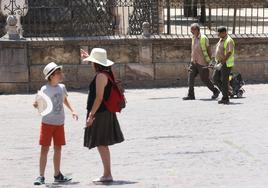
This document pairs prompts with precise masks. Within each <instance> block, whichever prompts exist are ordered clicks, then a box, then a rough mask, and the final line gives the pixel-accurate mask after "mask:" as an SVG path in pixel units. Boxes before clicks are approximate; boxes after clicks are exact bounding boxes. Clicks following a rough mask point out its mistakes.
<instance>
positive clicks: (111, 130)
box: [83, 48, 124, 182]
mask: <svg viewBox="0 0 268 188" xmlns="http://www.w3.org/2000/svg"><path fill="white" fill-rule="evenodd" d="M83 61H90V62H92V63H93V67H94V69H95V72H96V75H95V77H94V79H93V80H92V82H91V83H90V86H89V94H88V100H87V120H86V129H85V135H84V146H85V147H88V148H89V149H92V148H94V147H97V148H98V151H99V154H100V157H101V159H102V163H103V168H104V172H103V176H101V177H100V178H98V179H96V180H93V182H112V181H113V177H112V173H111V159H110V150H109V147H108V146H109V145H113V144H116V143H120V142H122V141H124V137H123V134H122V132H121V129H120V125H119V123H118V120H117V117H116V113H112V112H109V111H108V110H107V108H106V107H105V105H104V103H103V100H107V99H108V97H109V95H110V92H111V88H112V82H111V81H110V80H109V79H108V77H107V75H106V74H109V75H110V76H113V73H112V70H111V66H112V65H113V64H114V63H113V62H112V61H110V60H108V59H107V53H106V50H104V49H102V48H94V49H92V51H91V53H90V56H89V57H87V58H85V59H84V60H83Z"/></svg>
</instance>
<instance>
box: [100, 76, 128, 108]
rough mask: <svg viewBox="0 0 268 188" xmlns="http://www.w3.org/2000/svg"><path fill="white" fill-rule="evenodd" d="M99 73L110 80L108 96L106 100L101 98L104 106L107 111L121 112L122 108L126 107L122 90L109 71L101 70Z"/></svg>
mask: <svg viewBox="0 0 268 188" xmlns="http://www.w3.org/2000/svg"><path fill="white" fill-rule="evenodd" d="M101 73H104V74H105V75H106V76H107V77H108V79H109V80H110V81H111V82H112V88H111V92H110V96H109V98H108V99H107V100H103V103H104V104H105V107H106V108H107V110H108V111H109V112H121V110H122V108H125V107H126V99H125V96H124V94H123V92H122V91H121V90H120V89H119V87H118V84H117V83H116V81H115V79H114V76H113V74H112V75H110V74H109V73H107V72H104V71H101Z"/></svg>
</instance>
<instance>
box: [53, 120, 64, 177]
mask: <svg viewBox="0 0 268 188" xmlns="http://www.w3.org/2000/svg"><path fill="white" fill-rule="evenodd" d="M55 127H56V128H55V131H54V133H53V142H54V157H53V162H54V176H58V175H59V174H60V162H61V148H62V146H63V145H65V133H64V125H61V126H55Z"/></svg>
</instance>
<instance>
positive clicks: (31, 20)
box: [22, 0, 114, 37]
mask: <svg viewBox="0 0 268 188" xmlns="http://www.w3.org/2000/svg"><path fill="white" fill-rule="evenodd" d="M112 1H114V0H106V1H104V0H103V1H99V0H75V1H69V0H57V1H51V0H29V7H30V8H29V11H28V14H27V16H26V17H25V18H23V20H22V22H23V25H24V28H25V29H24V30H25V36H28V37H31V36H35V37H36V36H61V37H73V36H96V35H113V34H114V15H113V14H112V11H111V9H112V8H113V6H111V2H112Z"/></svg>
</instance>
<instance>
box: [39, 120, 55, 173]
mask: <svg viewBox="0 0 268 188" xmlns="http://www.w3.org/2000/svg"><path fill="white" fill-rule="evenodd" d="M52 132H53V127H52V126H50V125H47V124H44V123H42V125H41V131H40V140H39V144H40V145H41V152H40V159H39V173H40V176H42V177H44V175H45V168H46V164H47V154H48V151H49V146H50V144H51V139H52Z"/></svg>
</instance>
